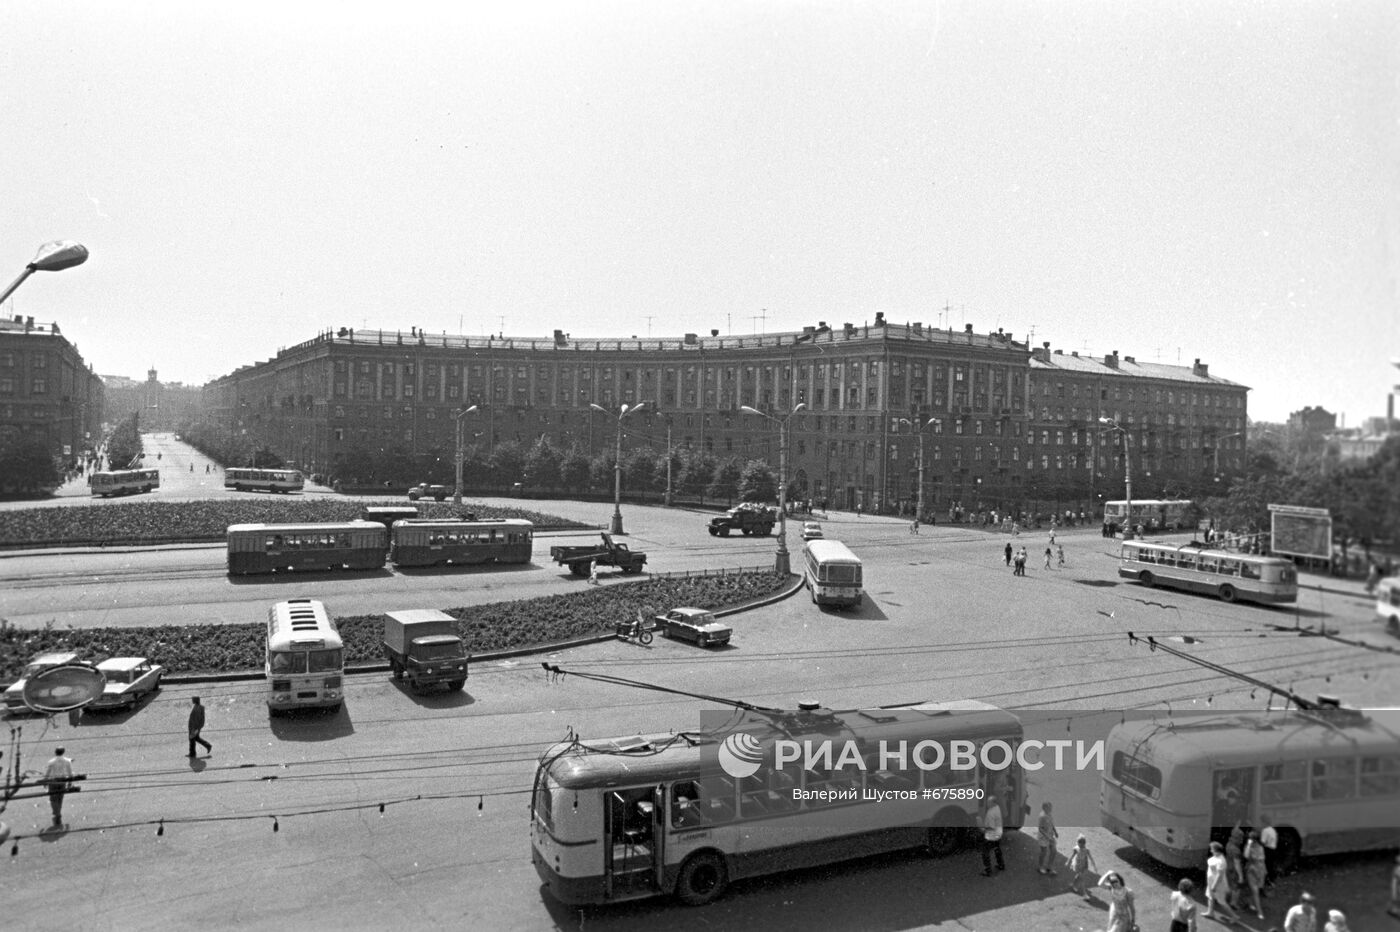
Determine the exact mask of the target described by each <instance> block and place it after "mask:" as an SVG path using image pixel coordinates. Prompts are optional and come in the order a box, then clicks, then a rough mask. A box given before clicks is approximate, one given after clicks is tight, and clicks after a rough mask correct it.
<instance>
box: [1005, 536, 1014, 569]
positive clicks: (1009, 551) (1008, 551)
mask: <svg viewBox="0 0 1400 932" xmlns="http://www.w3.org/2000/svg"><path fill="white" fill-rule="evenodd" d="M1015 552H1016V551H1015V550H1014V549H1012V547H1011V542H1010V541H1007V543H1006V565H1007V566H1010V565H1011V557H1012V555H1013V554H1014V553H1015Z"/></svg>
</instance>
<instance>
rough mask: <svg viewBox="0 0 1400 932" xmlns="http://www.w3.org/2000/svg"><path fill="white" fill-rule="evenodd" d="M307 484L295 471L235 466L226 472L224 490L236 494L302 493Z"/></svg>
mask: <svg viewBox="0 0 1400 932" xmlns="http://www.w3.org/2000/svg"><path fill="white" fill-rule="evenodd" d="M305 484H306V483H305V480H304V479H303V478H302V476H301V473H299V472H297V471H296V470H295V469H244V468H242V467H237V466H235V467H232V468H229V469H225V470H224V488H226V489H233V490H234V491H235V492H259V491H261V492H300V491H301V490H302V487H303V486H304V485H305Z"/></svg>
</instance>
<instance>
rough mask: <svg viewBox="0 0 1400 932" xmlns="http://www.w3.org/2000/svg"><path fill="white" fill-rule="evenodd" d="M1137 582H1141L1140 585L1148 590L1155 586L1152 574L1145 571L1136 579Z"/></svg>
mask: <svg viewBox="0 0 1400 932" xmlns="http://www.w3.org/2000/svg"><path fill="white" fill-rule="evenodd" d="M1138 580H1139V581H1141V582H1142V584H1143V585H1144V586H1146V587H1147V588H1149V589H1151V588H1152V587H1153V586H1154V585H1156V580H1154V579H1153V578H1152V574H1151V573H1149V572H1147V571H1146V570H1144V571H1143V573H1142V575H1140V576H1139V577H1138Z"/></svg>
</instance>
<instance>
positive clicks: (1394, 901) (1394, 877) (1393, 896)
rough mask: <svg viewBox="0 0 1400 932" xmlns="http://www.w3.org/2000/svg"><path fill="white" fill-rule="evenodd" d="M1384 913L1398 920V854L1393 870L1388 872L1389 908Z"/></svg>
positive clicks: (1399, 883)
mask: <svg viewBox="0 0 1400 932" xmlns="http://www.w3.org/2000/svg"><path fill="white" fill-rule="evenodd" d="M1386 912H1387V913H1389V914H1390V915H1392V916H1394V917H1395V918H1396V919H1400V854H1397V855H1396V856H1395V870H1393V871H1391V872H1390V908H1389V909H1387V910H1386Z"/></svg>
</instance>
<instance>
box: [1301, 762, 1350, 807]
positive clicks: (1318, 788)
mask: <svg viewBox="0 0 1400 932" xmlns="http://www.w3.org/2000/svg"><path fill="white" fill-rule="evenodd" d="M1355 795H1356V758H1354V757H1339V758H1334V759H1332V760H1315V761H1313V762H1312V798H1313V799H1350V798H1351V797H1353V796H1355Z"/></svg>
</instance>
